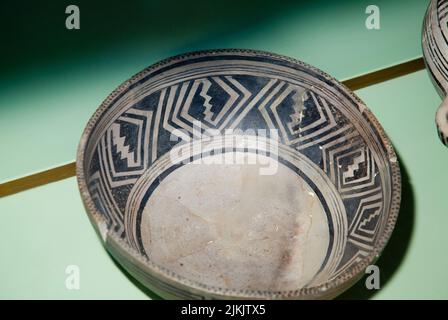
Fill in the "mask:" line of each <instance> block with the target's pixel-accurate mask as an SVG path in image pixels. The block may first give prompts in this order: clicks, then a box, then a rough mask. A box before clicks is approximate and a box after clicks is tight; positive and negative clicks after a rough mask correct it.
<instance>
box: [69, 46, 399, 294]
mask: <svg viewBox="0 0 448 320" xmlns="http://www.w3.org/2000/svg"><path fill="white" fill-rule="evenodd" d="M77 177H78V183H79V188H80V191H81V195H82V199H83V201H84V204H85V206H86V209H87V212H88V214H89V217H90V219H91V221H92V223H93V225H94V226H95V227H96V230H97V231H98V233H99V235H100V237H101V239H102V241H103V242H104V244H105V246H106V248H107V249H108V250H109V251H110V253H111V254H112V256H113V257H115V259H116V260H117V261H118V262H119V263H120V264H121V265H122V266H124V268H125V269H126V270H128V272H129V273H130V274H131V275H132V276H134V277H135V278H137V279H138V280H139V281H140V282H141V283H143V284H144V285H145V286H147V287H148V288H150V289H151V290H153V291H155V292H156V293H158V294H159V295H161V296H162V297H165V298H189V299H200V298H215V299H228V298H238V299H246V298H247V299H289V298H291V299H292V298H294V299H311V298H331V297H334V296H336V295H337V294H339V293H341V292H342V291H344V290H345V289H346V288H348V287H349V286H350V285H352V284H353V283H354V282H355V281H356V280H357V279H359V277H360V276H362V275H363V274H364V273H365V268H366V267H367V266H369V265H370V264H372V263H373V262H374V261H375V259H376V258H377V257H378V255H379V254H380V252H381V250H382V249H383V248H384V246H385V244H386V242H387V240H388V239H389V237H390V235H391V233H392V230H393V228H394V224H395V221H396V218H397V214H398V210H399V203H400V187H401V185H400V172H399V166H398V163H397V157H396V156H395V153H394V150H393V148H392V145H391V143H390V141H389V140H388V138H387V136H386V134H385V133H384V131H383V129H382V128H381V126H380V125H379V123H378V121H377V120H376V119H375V117H374V116H373V115H372V113H371V112H370V111H369V109H368V108H367V107H366V106H365V105H364V104H363V103H362V101H361V100H360V99H359V98H358V97H357V96H356V95H355V94H353V93H352V92H350V91H349V90H348V89H347V88H346V87H344V86H343V85H342V84H340V83H339V82H338V81H336V80H335V79H333V78H332V77H330V76H329V75H327V74H325V73H324V72H322V71H320V70H318V69H316V68H314V67H311V66H309V65H307V64H305V63H303V62H300V61H297V60H294V59H291V58H287V57H284V56H279V55H275V54H271V53H266V52H259V51H250V50H213V51H204V52H195V53H188V54H184V55H180V56H176V57H173V58H169V59H167V60H164V61H162V62H159V63H157V64H155V65H152V66H150V67H148V68H147V69H145V70H143V71H142V72H140V73H138V74H137V75H135V76H134V77H132V78H131V79H129V80H128V81H126V82H124V83H123V84H122V85H120V86H119V87H118V88H117V89H116V90H115V91H113V92H112V93H111V95H110V96H109V97H108V98H107V99H106V100H105V101H104V102H103V103H102V105H101V106H100V107H99V109H98V110H97V111H96V112H95V114H94V115H93V116H92V118H91V119H90V121H89V122H88V124H87V127H86V129H85V131H84V133H83V135H82V138H81V142H80V145H79V150H78V156H77Z"/></svg>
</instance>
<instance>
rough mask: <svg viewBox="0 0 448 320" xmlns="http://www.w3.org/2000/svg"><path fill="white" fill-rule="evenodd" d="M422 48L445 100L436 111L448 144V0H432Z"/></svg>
mask: <svg viewBox="0 0 448 320" xmlns="http://www.w3.org/2000/svg"><path fill="white" fill-rule="evenodd" d="M422 49H423V58H424V60H425V64H426V69H427V70H428V73H429V75H430V78H431V80H432V83H433V84H434V87H435V88H436V90H437V92H438V93H439V95H440V97H442V99H443V102H442V104H441V105H440V107H439V109H438V110H437V113H436V125H437V130H438V133H439V137H440V139H441V141H442V142H443V143H444V144H445V145H448V99H447V98H446V97H447V90H448V1H446V0H432V1H431V2H430V4H429V7H428V10H427V11H426V16H425V20H424V22H423V30H422Z"/></svg>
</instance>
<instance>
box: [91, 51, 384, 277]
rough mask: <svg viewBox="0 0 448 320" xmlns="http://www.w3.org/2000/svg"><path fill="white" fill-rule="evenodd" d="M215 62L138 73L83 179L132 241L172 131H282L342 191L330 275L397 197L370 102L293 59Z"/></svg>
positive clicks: (345, 263)
mask: <svg viewBox="0 0 448 320" xmlns="http://www.w3.org/2000/svg"><path fill="white" fill-rule="evenodd" d="M213 61H214V64H210V62H207V61H202V60H198V61H194V63H191V64H190V63H186V64H184V65H181V66H176V68H177V69H175V70H172V71H171V72H172V74H174V75H175V77H174V76H172V75H160V76H159V75H154V76H153V77H148V78H147V79H145V78H143V79H141V80H140V83H139V86H137V87H135V88H131V89H129V92H127V94H125V95H123V96H119V97H117V98H116V100H115V101H114V105H116V106H117V107H115V108H111V109H110V111H109V112H108V113H107V114H105V116H104V119H105V120H102V121H103V122H100V124H101V125H98V126H97V129H96V130H97V131H95V132H94V134H92V136H94V139H92V140H93V142H92V147H91V149H92V150H93V152H92V153H91V154H89V157H90V158H89V159H88V161H87V163H88V164H89V166H88V168H89V178H88V181H87V182H88V187H89V192H90V194H91V197H92V199H93V201H94V203H95V205H96V206H97V208H98V210H99V211H100V212H101V213H102V214H103V215H104V218H105V221H106V223H107V225H108V227H109V228H111V229H113V230H114V231H115V232H117V233H118V234H119V235H120V236H121V237H122V238H123V239H125V240H126V239H127V234H126V230H129V228H130V226H128V225H125V224H126V222H125V221H126V218H125V217H126V215H127V214H129V212H127V210H126V203H127V201H128V200H129V199H128V196H129V194H131V193H133V192H135V188H136V186H137V185H138V181H139V179H141V177H142V176H143V175H144V174H145V173H146V172H148V170H149V169H150V168H152V166H153V165H159V162H158V161H160V159H162V158H163V156H164V155H166V154H167V153H168V152H169V151H170V150H171V148H172V147H173V146H174V145H176V144H177V143H178V141H173V139H172V138H173V136H175V137H178V138H181V139H182V140H184V141H191V139H192V138H193V139H194V138H198V137H199V136H200V135H201V134H204V133H205V132H206V130H214V132H216V133H223V132H224V131H225V130H227V129H243V130H246V129H276V130H278V133H279V137H280V143H281V144H282V145H283V146H285V147H287V148H290V149H291V150H294V152H296V153H298V154H300V155H301V156H303V157H306V158H307V159H309V161H311V162H312V163H313V165H315V166H316V170H320V171H321V172H322V173H323V174H324V175H325V176H326V177H328V180H329V181H330V182H331V183H332V185H333V186H334V188H335V190H337V192H338V194H339V197H340V199H341V203H342V205H343V206H344V210H345V213H346V218H345V219H346V223H347V229H346V233H347V234H346V235H345V236H346V244H344V245H345V247H344V249H343V255H342V256H341V259H340V261H339V262H338V265H336V266H334V268H333V267H332V268H331V270H332V275H331V277H333V278H334V277H336V276H337V275H339V274H342V273H343V272H344V271H345V270H347V269H349V268H350V267H351V266H353V265H354V264H356V263H358V262H359V261H361V260H362V259H363V258H364V257H365V256H367V255H368V253H369V252H370V251H371V250H372V249H373V248H374V247H375V244H376V242H377V240H378V235H379V234H381V232H382V230H384V227H385V224H386V222H387V219H386V218H387V214H388V213H387V211H386V210H388V208H389V204H390V201H391V198H390V197H391V195H390V194H386V193H385V192H384V186H385V185H387V184H390V180H389V179H390V177H389V176H388V168H387V164H388V157H387V153H386V150H385V148H384V146H383V145H382V144H381V143H379V141H381V139H379V138H378V137H379V133H378V132H376V131H375V130H373V129H372V126H371V123H370V122H369V120H367V119H366V118H364V117H363V115H362V112H361V110H360V109H361V108H364V107H363V106H361V107H360V106H359V102H358V101H356V100H353V99H351V98H349V97H344V99H345V100H344V101H343V102H341V96H342V95H341V93H340V92H339V91H338V90H339V89H338V88H337V87H334V86H333V85H331V84H329V83H328V82H327V81H326V80H323V79H322V77H318V76H317V75H316V74H314V73H313V71H310V70H308V69H307V68H306V67H303V68H302V69H300V72H299V71H297V70H295V71H294V72H292V71H291V70H290V68H291V66H290V65H289V64H282V63H281V62H278V61H275V62H274V63H269V64H267V62H271V61H270V60H269V59H265V60H263V61H262V62H263V63H264V64H263V68H260V67H259V65H258V64H259V63H260V61H258V60H257V59H253V60H251V59H250V58H248V57H243V58H241V59H240V60H227V59H226V56H225V55H224V56H222V57H220V58H218V57H215V58H214V60H213ZM296 68H299V67H297V66H296ZM285 70H286V71H285ZM354 110H355V111H354ZM197 123H199V124H200V127H201V131H197V129H196V128H195V126H196V124H197ZM355 124H356V125H355ZM360 126H361V127H362V128H361V129H360ZM95 139H96V140H95ZM158 179H159V180H160V181H162V180H163V179H164V178H163V177H159V178H158ZM133 223H134V222H133ZM135 223H137V222H135ZM336 227H338V226H334V228H336Z"/></svg>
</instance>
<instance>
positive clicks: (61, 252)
mask: <svg viewBox="0 0 448 320" xmlns="http://www.w3.org/2000/svg"><path fill="white" fill-rule="evenodd" d="M357 94H358V95H359V96H360V97H361V98H362V99H363V100H364V102H365V103H366V104H367V105H368V106H369V108H370V109H371V110H372V111H373V112H374V114H375V115H376V116H377V118H378V119H379V120H380V122H381V124H382V125H383V127H384V128H385V130H386V132H387V133H388V135H389V137H390V138H391V140H392V142H393V144H394V146H395V148H396V151H397V153H398V155H399V160H400V164H401V168H402V176H403V200H402V207H401V211H400V216H399V219H398V222H397V226H396V229H395V231H394V233H393V235H392V238H391V240H390V242H389V244H388V245H387V247H386V249H385V251H384V253H383V255H382V256H381V258H380V259H379V260H378V262H377V265H378V266H379V267H380V272H381V273H380V274H381V289H380V290H367V289H365V286H364V279H362V280H361V281H360V282H358V283H357V284H356V285H355V286H354V287H353V288H351V289H350V290H349V291H347V292H346V293H345V294H343V295H342V296H341V297H340V298H342V299H348V298H372V299H404V298H410V299H416V298H421V299H442V298H443V299H448V273H447V272H446V270H448V257H447V255H446V254H445V252H446V244H447V243H448V233H447V232H446V226H447V225H448V215H447V214H446V213H447V206H446V198H445V194H446V187H445V186H444V184H445V183H446V182H447V181H448V172H447V171H446V163H447V160H448V153H447V150H446V148H445V147H443V145H442V144H441V143H440V142H439V141H438V138H437V135H436V130H435V127H434V111H435V109H436V107H437V105H438V104H439V103H440V98H439V97H438V96H437V94H436V92H435V90H434V89H433V87H432V85H431V83H430V81H429V79H428V76H427V74H426V72H425V71H421V72H417V73H414V74H411V75H408V76H406V77H402V78H398V79H395V80H391V81H388V82H384V83H382V84H379V85H375V86H372V87H369V88H366V89H363V90H359V91H358V92H357ZM0 212H1V214H2V215H3V219H4V221H3V222H2V224H1V225H0V234H1V239H2V241H0V252H1V254H2V259H1V260H0V284H1V285H0V298H61V299H72V298H73V299H78V298H83V299H93V298H105V299H107V298H124V299H128V298H129V299H141V298H154V297H155V296H154V295H152V294H151V293H150V292H148V291H146V290H144V289H143V288H141V287H140V286H139V285H138V284H137V283H136V282H135V281H133V280H132V279H131V278H128V276H127V275H126V274H125V273H124V272H123V271H122V270H121V269H120V268H119V267H118V266H117V265H116V264H115V263H114V262H113V260H112V259H111V258H110V256H109V255H108V254H107V253H106V251H105V249H104V248H103V247H102V246H101V244H100V240H99V239H98V238H97V236H96V234H95V232H94V230H93V227H92V226H91V225H90V222H89V220H88V218H87V215H86V213H85V212H84V208H83V206H82V203H81V199H80V196H79V194H78V190H77V186H76V180H75V179H74V178H70V179H67V180H64V181H61V182H57V183H53V184H49V185H46V186H42V187H39V188H36V189H32V190H29V191H26V192H22V193H19V194H16V195H13V196H9V197H5V198H2V199H1V200H0ZM68 265H77V266H79V270H80V289H79V290H68V289H67V288H66V286H65V282H66V278H67V277H68V275H67V274H66V273H65V270H66V267H67V266H68Z"/></svg>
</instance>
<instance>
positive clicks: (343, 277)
mask: <svg viewBox="0 0 448 320" xmlns="http://www.w3.org/2000/svg"><path fill="white" fill-rule="evenodd" d="M223 54H229V55H230V54H241V55H248V56H251V55H255V56H260V57H267V58H273V59H278V60H283V61H286V62H290V63H293V64H298V65H300V66H303V67H305V68H309V69H310V70H312V71H314V72H316V73H318V74H320V75H322V76H323V77H325V78H326V79H327V80H329V81H332V82H333V83H334V84H335V85H336V86H339V88H340V89H341V90H342V91H344V92H345V93H346V94H347V95H348V96H349V97H351V98H352V99H353V100H355V101H356V102H357V103H358V104H359V105H358V111H360V112H362V114H363V115H364V116H365V118H366V120H367V121H369V122H370V124H371V125H372V126H373V127H374V128H375V130H376V131H377V133H378V135H379V138H380V142H381V143H382V144H383V146H384V147H385V149H386V152H387V156H388V164H389V168H390V172H389V175H390V179H391V200H390V210H389V214H388V218H387V221H386V224H385V227H384V230H383V233H382V234H381V235H380V237H379V239H378V240H377V243H376V245H375V246H374V248H373V250H372V251H371V252H370V253H369V254H368V255H367V256H365V257H364V258H363V259H362V260H361V261H360V262H359V263H357V264H356V265H354V266H352V267H351V268H349V269H347V270H346V271H344V272H343V273H341V274H340V275H339V276H337V277H336V278H334V279H332V280H330V281H328V282H325V283H323V284H321V285H318V286H314V287H309V288H301V289H298V290H291V291H279V292H275V291H262V292H261V291H257V290H235V289H223V288H216V287H212V286H206V285H203V284H199V283H197V282H193V281H191V280H188V279H185V278H183V277H180V276H178V275H176V274H172V273H171V274H170V272H169V271H168V270H166V269H164V268H162V267H160V266H158V265H156V264H154V263H153V262H151V261H150V260H148V259H146V258H145V257H143V256H142V255H141V254H137V253H135V252H133V253H130V252H129V248H126V245H125V244H124V243H123V242H121V243H120V241H118V242H117V241H116V240H117V239H118V237H117V236H114V233H113V231H111V230H108V229H107V227H106V222H105V219H104V218H103V217H102V214H101V213H100V212H99V211H98V210H97V209H96V207H95V204H94V203H93V200H92V198H91V196H90V192H89V191H88V187H87V183H86V180H85V170H84V155H85V147H86V145H87V143H88V140H89V138H90V135H91V133H92V130H93V129H94V127H95V126H96V124H97V122H98V119H99V118H100V117H101V116H102V114H103V113H104V112H105V111H106V110H107V109H108V108H109V107H110V105H111V102H112V101H113V99H114V98H115V97H116V96H118V95H119V94H121V93H124V91H125V90H126V89H127V88H128V87H129V86H131V85H132V84H134V83H135V82H137V81H138V80H140V79H142V78H143V77H145V76H147V75H149V74H150V73H152V72H154V71H156V70H158V69H160V68H162V67H165V66H167V65H169V64H172V63H174V62H180V61H184V60H187V59H191V58H194V57H202V56H212V55H223ZM359 106H362V110H360V109H359ZM391 159H394V161H392V160H391ZM76 178H77V182H78V188H79V191H80V194H81V198H82V201H83V203H84V207H85V209H86V211H87V214H88V216H89V219H90V221H91V222H92V224H93V226H94V228H95V230H96V232H97V233H98V235H99V236H100V237H101V240H102V242H103V244H104V246H105V247H106V249H107V250H109V251H112V250H113V245H112V244H110V243H109V240H108V238H112V239H113V240H112V241H114V240H115V242H116V243H117V244H118V245H121V246H123V247H122V248H121V249H123V251H124V252H126V254H125V255H124V257H123V258H130V259H134V260H137V261H139V262H140V263H139V264H140V267H141V268H142V269H143V271H144V272H147V273H149V274H152V275H154V276H155V277H156V278H158V279H160V280H161V281H162V282H165V283H174V284H176V285H177V286H178V287H183V288H184V289H183V290H185V291H186V292H191V291H194V292H197V293H198V294H200V295H202V296H204V297H207V296H208V297H213V296H221V298H226V297H227V298H231V297H234V298H236V299H270V298H275V299H307V298H309V299H313V298H314V299H315V298H320V297H326V296H337V295H339V294H340V293H342V292H343V291H345V290H346V289H348V288H349V287H350V286H351V285H352V284H354V283H355V282H356V281H357V280H359V279H360V278H361V273H362V272H363V271H364V270H365V269H366V268H367V267H368V266H369V265H371V264H372V263H374V262H375V261H376V260H377V259H378V257H379V255H380V254H381V252H382V251H383V249H384V248H385V246H386V244H387V242H388V241H389V239H390V237H391V235H392V232H393V230H394V227H395V223H396V221H397V217H398V212H399V210H400V203H401V173H400V167H399V163H398V159H397V156H396V153H395V151H394V148H393V146H392V143H391V141H390V140H389V138H388V136H387V134H386V133H385V131H384V129H383V127H382V126H381V125H380V123H379V121H378V120H377V119H376V117H375V116H374V115H373V113H372V112H371V111H370V109H369V108H367V107H366V106H365V104H364V103H363V102H362V100H361V99H360V98H359V97H358V96H357V95H356V94H355V93H354V92H353V91H352V90H350V89H349V88H347V87H346V86H345V85H344V84H342V83H341V82H339V81H338V80H336V79H335V78H333V77H332V76H330V75H328V74H327V73H325V72H323V71H322V70H320V69H318V68H316V67H313V66H311V65H309V64H307V63H304V62H302V61H300V60H297V59H294V58H290V57H287V56H284V55H280V54H275V53H271V52H267V51H261V50H252V49H211V50H202V51H194V52H189V53H183V54H179V55H176V56H173V57H169V58H166V59H164V60H161V61H159V62H156V63H155V64H152V65H150V66H149V67H147V68H145V69H143V70H142V71H140V72H138V73H137V74H135V75H134V76H132V77H131V78H129V79H128V80H126V81H125V82H123V83H122V84H120V85H119V86H118V87H117V88H116V89H115V90H114V91H112V93H110V94H109V96H108V97H107V98H106V99H105V100H104V101H103V102H102V103H101V105H100V106H99V107H98V108H97V110H96V111H95V112H94V114H93V115H92V116H91V118H90V119H89V121H88V123H87V125H86V127H85V129H84V131H83V133H82V135H81V139H80V142H79V145H78V150H77V155H76ZM126 255H128V257H126ZM114 257H116V256H115V255H114ZM116 259H119V257H116ZM122 264H123V263H122ZM131 274H132V272H131ZM132 275H133V274H132ZM133 276H134V275H133ZM144 284H145V283H144Z"/></svg>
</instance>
